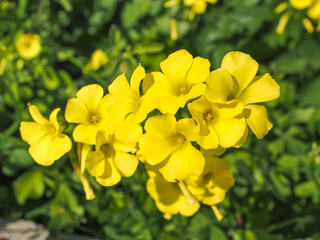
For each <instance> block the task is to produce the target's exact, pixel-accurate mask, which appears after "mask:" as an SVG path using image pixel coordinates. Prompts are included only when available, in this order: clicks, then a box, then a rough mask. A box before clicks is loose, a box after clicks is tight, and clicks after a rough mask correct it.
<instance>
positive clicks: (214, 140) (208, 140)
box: [196, 126, 219, 149]
mask: <svg viewBox="0 0 320 240" xmlns="http://www.w3.org/2000/svg"><path fill="white" fill-rule="evenodd" d="M208 129H209V133H208V134H207V135H201V134H200V133H199V134H197V135H196V141H197V143H198V144H199V145H200V146H201V147H202V148H204V149H215V148H217V147H218V146H219V136H218V135H217V133H216V131H215V130H214V129H213V128H212V127H211V126H209V128H208Z"/></svg>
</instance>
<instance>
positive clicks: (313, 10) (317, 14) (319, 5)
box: [307, 0, 320, 20]
mask: <svg viewBox="0 0 320 240" xmlns="http://www.w3.org/2000/svg"><path fill="white" fill-rule="evenodd" d="M307 14H308V16H309V17H310V18H312V19H313V20H320V0H314V1H313V4H312V5H311V6H310V7H309V8H308V12H307Z"/></svg>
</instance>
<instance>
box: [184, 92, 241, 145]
mask: <svg viewBox="0 0 320 240" xmlns="http://www.w3.org/2000/svg"><path fill="white" fill-rule="evenodd" d="M221 90H222V89H220V91H221ZM188 108H189V111H190V113H191V115H192V116H193V118H194V119H195V120H196V122H197V124H198V131H197V135H196V141H197V143H198V144H199V145H200V146H201V147H202V148H204V149H211V148H217V147H218V146H219V145H220V146H221V147H223V148H229V147H236V146H238V145H241V144H242V141H241V140H242V138H243V137H246V125H245V123H244V122H243V121H242V120H241V119H238V118H236V117H237V116H239V115H240V114H241V113H242V112H243V104H242V103H241V102H231V103H230V104H214V103H212V102H210V101H208V100H207V98H206V97H203V96H202V97H201V98H199V99H198V100H195V101H193V102H192V103H189V104H188ZM240 141H241V142H240Z"/></svg>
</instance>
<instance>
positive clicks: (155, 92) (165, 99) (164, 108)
mask: <svg viewBox="0 0 320 240" xmlns="http://www.w3.org/2000/svg"><path fill="white" fill-rule="evenodd" d="M152 75H153V77H154V80H155V83H154V84H153V86H152V87H151V88H150V89H149V90H148V93H147V94H148V95H149V96H150V97H152V101H153V102H154V104H155V106H156V108H157V109H159V110H160V111H161V112H162V113H163V114H165V113H172V114H175V113H176V112H177V111H178V109H179V107H180V105H179V94H178V92H177V91H178V90H177V89H178V88H179V87H178V86H176V84H173V83H171V82H170V81H169V79H168V78H167V77H166V76H165V75H163V74H162V73H160V72H153V73H152Z"/></svg>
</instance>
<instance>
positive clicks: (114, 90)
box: [108, 74, 139, 103]
mask: <svg viewBox="0 0 320 240" xmlns="http://www.w3.org/2000/svg"><path fill="white" fill-rule="evenodd" d="M108 89H109V93H110V94H111V95H112V96H113V97H114V98H115V99H116V101H121V102H125V103H131V102H136V101H138V100H139V94H137V93H136V92H135V91H134V90H133V89H132V88H131V87H130V85H129V83H128V80H127V78H126V76H125V75H124V74H121V75H120V76H118V77H117V78H116V79H115V80H114V81H113V83H111V84H110V85H109V87H108Z"/></svg>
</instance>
